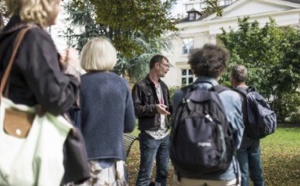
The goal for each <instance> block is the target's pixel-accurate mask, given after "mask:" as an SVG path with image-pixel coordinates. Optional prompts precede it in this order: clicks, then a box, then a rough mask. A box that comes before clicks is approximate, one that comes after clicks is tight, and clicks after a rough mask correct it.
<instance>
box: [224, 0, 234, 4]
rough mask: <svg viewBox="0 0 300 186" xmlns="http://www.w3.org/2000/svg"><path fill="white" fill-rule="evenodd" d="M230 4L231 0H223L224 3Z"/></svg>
mask: <svg viewBox="0 0 300 186" xmlns="http://www.w3.org/2000/svg"><path fill="white" fill-rule="evenodd" d="M230 4H232V0H224V5H230Z"/></svg>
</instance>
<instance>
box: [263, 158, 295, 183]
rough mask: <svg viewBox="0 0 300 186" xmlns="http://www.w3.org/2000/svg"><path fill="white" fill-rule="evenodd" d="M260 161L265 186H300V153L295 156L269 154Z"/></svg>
mask: <svg viewBox="0 0 300 186" xmlns="http://www.w3.org/2000/svg"><path fill="white" fill-rule="evenodd" d="M262 161H263V166H264V167H263V172H264V177H265V181H266V185H270V186H283V185H284V186H297V185H300V152H299V154H297V155H290V154H275V155H274V154H273V155H272V154H271V155H269V156H267V157H263V158H262Z"/></svg>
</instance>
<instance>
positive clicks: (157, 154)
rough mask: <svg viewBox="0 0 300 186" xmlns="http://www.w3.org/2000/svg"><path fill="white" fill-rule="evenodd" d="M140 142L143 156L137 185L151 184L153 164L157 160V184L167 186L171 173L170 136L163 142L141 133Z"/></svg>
mask: <svg viewBox="0 0 300 186" xmlns="http://www.w3.org/2000/svg"><path fill="white" fill-rule="evenodd" d="M139 141H140V153H141V156H140V170H139V173H138V177H137V181H136V185H137V186H148V185H149V184H150V181H151V174H152V167H153V162H154V159H155V158H156V178H155V182H156V183H160V185H161V186H166V185H167V181H168V172H169V135H167V136H166V137H164V138H163V139H161V140H156V139H153V138H152V137H151V136H150V135H148V134H147V133H146V132H143V131H141V133H140V135H139Z"/></svg>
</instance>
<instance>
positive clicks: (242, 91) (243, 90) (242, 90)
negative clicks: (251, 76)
mask: <svg viewBox="0 0 300 186" xmlns="http://www.w3.org/2000/svg"><path fill="white" fill-rule="evenodd" d="M232 90H234V91H236V92H238V93H240V94H241V95H243V96H244V97H246V96H247V94H248V93H249V92H251V90H250V89H249V88H247V89H241V88H233V89H232ZM248 90H249V91H248Z"/></svg>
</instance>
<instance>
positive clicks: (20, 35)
mask: <svg viewBox="0 0 300 186" xmlns="http://www.w3.org/2000/svg"><path fill="white" fill-rule="evenodd" d="M32 27H33V26H31V25H30V26H27V27H26V28H24V29H22V30H21V31H20V32H19V33H18V35H17V38H16V40H15V42H14V46H13V51H12V54H11V57H10V60H9V62H8V65H7V67H6V70H5V72H4V74H3V77H2V80H1V85H0V93H1V95H0V102H1V97H2V94H3V90H4V87H5V85H6V82H7V79H8V76H9V74H10V71H11V68H12V65H13V62H14V60H15V57H16V54H17V51H18V49H19V46H20V44H21V41H22V40H23V38H24V35H25V34H26V33H27V31H28V30H30V29H31V28H32Z"/></svg>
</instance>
